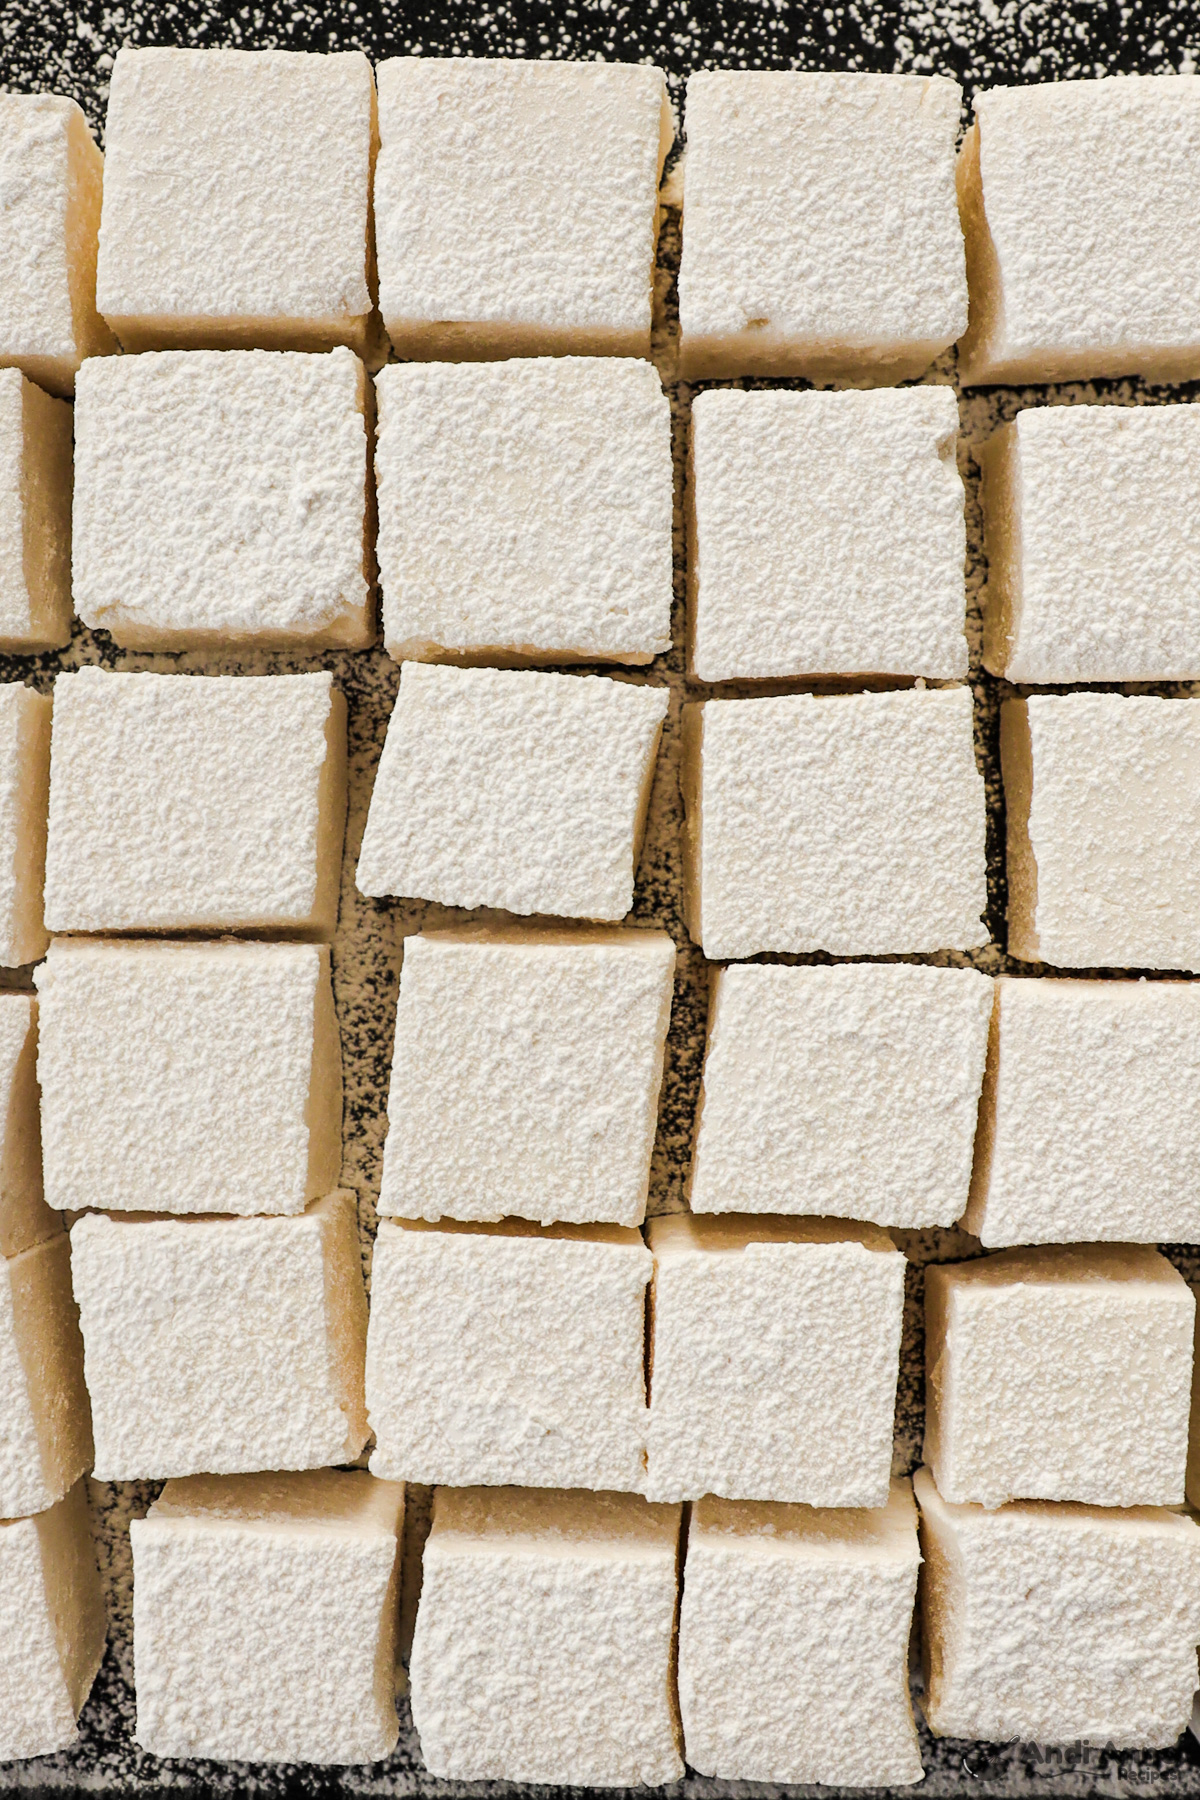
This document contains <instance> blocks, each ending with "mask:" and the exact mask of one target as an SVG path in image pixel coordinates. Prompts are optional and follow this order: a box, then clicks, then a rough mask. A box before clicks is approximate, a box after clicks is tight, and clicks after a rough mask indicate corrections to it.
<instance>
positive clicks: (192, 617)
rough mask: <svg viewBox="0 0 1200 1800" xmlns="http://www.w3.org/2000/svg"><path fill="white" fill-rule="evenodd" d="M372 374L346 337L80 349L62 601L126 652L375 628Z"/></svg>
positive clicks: (297, 645)
mask: <svg viewBox="0 0 1200 1800" xmlns="http://www.w3.org/2000/svg"><path fill="white" fill-rule="evenodd" d="M366 408H367V378H366V371H365V370H364V368H363V365H362V363H361V362H360V361H359V360H358V358H357V357H356V356H355V355H354V354H353V353H352V352H351V351H350V350H347V349H345V348H339V349H336V350H331V351H330V352H329V353H328V354H327V355H322V356H314V355H306V354H303V353H301V352H299V351H284V350H224V351H219V350H163V351H157V352H155V351H151V352H148V353H146V354H145V355H142V356H125V357H112V358H106V359H103V360H100V359H93V360H92V361H91V362H89V363H88V364H87V366H86V368H84V369H82V370H81V371H80V374H79V380H78V383H77V386H76V402H75V501H74V544H73V576H74V590H75V605H76V607H77V609H78V612H79V616H80V618H81V619H82V620H83V621H84V623H85V624H86V625H90V626H91V627H93V629H95V628H97V627H99V628H100V629H102V630H104V631H107V632H109V633H110V634H111V635H112V637H113V639H114V641H115V642H116V643H117V644H119V645H121V646H122V648H124V649H130V650H217V649H222V648H224V647H227V646H229V645H237V646H238V647H241V648H252V649H299V650H322V649H341V650H347V649H348V650H361V649H363V648H365V647H366V646H367V645H369V644H371V643H372V642H373V641H374V637H375V622H374V608H373V604H372V589H371V582H372V574H373V569H372V561H371V551H370V545H369V541H368V524H369V513H368V467H367V464H368V447H367V444H368V438H367V420H366Z"/></svg>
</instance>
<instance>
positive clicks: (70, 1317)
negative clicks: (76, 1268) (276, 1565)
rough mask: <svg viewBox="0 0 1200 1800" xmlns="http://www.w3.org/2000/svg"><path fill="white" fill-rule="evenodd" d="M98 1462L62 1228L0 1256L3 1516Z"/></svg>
mask: <svg viewBox="0 0 1200 1800" xmlns="http://www.w3.org/2000/svg"><path fill="white" fill-rule="evenodd" d="M91 1466H92V1429H91V1422H90V1415H89V1412H88V1396H87V1392H86V1390H85V1388H84V1384H83V1342H82V1340H81V1338H80V1335H79V1311H78V1308H77V1307H76V1305H75V1301H74V1299H73V1297H72V1293H71V1258H70V1251H69V1249H68V1246H67V1239H66V1236H65V1234H64V1233H63V1232H61V1231H60V1232H58V1233H57V1235H56V1236H54V1237H52V1238H47V1239H45V1240H44V1241H43V1242H42V1243H40V1244H35V1245H34V1246H33V1248H32V1249H29V1250H23V1251H22V1252H21V1253H20V1255H19V1256H13V1257H9V1258H8V1259H7V1260H0V1519H5V1518H17V1517H18V1516H20V1515H21V1514H24V1513H40V1512H44V1511H45V1510H46V1509H47V1507H50V1506H53V1505H54V1504H55V1502H56V1501H58V1500H61V1499H62V1497H63V1495H64V1494H65V1493H66V1492H67V1490H68V1488H70V1487H71V1486H72V1485H73V1484H74V1483H75V1482H76V1481H77V1480H78V1479H79V1477H80V1476H81V1475H82V1474H83V1473H84V1471H85V1470H87V1469H90V1468H91ZM0 1729H2V1728H0Z"/></svg>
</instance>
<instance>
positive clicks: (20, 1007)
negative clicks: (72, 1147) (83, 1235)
mask: <svg viewBox="0 0 1200 1800" xmlns="http://www.w3.org/2000/svg"><path fill="white" fill-rule="evenodd" d="M39 1099H40V1096H39V1094H38V1085H37V1002H36V1001H35V1000H34V999H32V998H31V996H30V995H28V994H11V993H10V994H0V1256H19V1255H20V1253H21V1251H22V1250H28V1249H29V1248H30V1246H31V1245H33V1244H40V1243H41V1242H42V1240H43V1238H48V1237H55V1236H57V1234H58V1233H59V1232H60V1231H61V1230H62V1221H61V1219H60V1218H59V1217H58V1215H57V1214H56V1213H54V1212H52V1211H51V1209H50V1207H48V1206H47V1205H46V1202H45V1199H44V1197H43V1194H42V1132H41V1120H40V1116H39V1104H38V1103H39Z"/></svg>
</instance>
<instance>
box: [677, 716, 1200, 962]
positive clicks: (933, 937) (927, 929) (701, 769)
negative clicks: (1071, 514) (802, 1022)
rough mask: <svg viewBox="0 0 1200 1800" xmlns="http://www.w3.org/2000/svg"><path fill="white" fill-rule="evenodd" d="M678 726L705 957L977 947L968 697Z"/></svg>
mask: <svg viewBox="0 0 1200 1800" xmlns="http://www.w3.org/2000/svg"><path fill="white" fill-rule="evenodd" d="M1198 716H1200V714H1198ZM683 718H684V726H683V773H682V786H683V798H684V805H685V808H686V811H687V825H686V828H685V837H684V880H685V900H686V907H687V920H688V930H689V931H690V933H691V935H692V937H693V938H694V940H695V941H696V943H698V944H700V945H702V946H703V949H704V954H705V956H708V957H713V958H725V957H742V956H754V955H756V954H757V953H758V952H759V951H762V950H792V951H800V952H808V951H813V950H828V951H830V952H831V953H832V954H833V955H834V956H872V955H875V956H879V955H889V954H897V953H910V954H911V953H915V952H919V951H932V950H945V949H970V948H971V947H973V946H975V945H978V944H986V942H987V931H986V930H985V928H984V926H983V925H982V924H981V922H980V914H981V913H982V911H983V908H984V906H985V904H986V902H987V880H986V867H985V861H984V832H985V817H984V794H983V778H982V777H981V775H980V773H979V770H978V768H977V767H976V764H975V746H974V737H973V728H972V706H971V692H970V689H969V688H965V687H963V688H949V689H944V690H939V691H933V692H919V691H908V692H902V693H886V694H854V695H837V696H826V697H824V698H820V699H818V698H815V697H814V696H813V695H812V694H789V695H786V696H785V697H783V698H781V699H771V700H715V701H709V702H708V703H707V704H705V705H698V706H689V707H686V708H685V709H684V715H683Z"/></svg>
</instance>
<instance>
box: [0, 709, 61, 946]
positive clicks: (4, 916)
mask: <svg viewBox="0 0 1200 1800" xmlns="http://www.w3.org/2000/svg"><path fill="white" fill-rule="evenodd" d="M49 788H50V701H49V698H48V697H47V696H46V695H44V694H37V693H35V692H34V690H33V689H32V688H29V687H24V686H22V684H21V683H20V682H19V681H12V682H5V683H4V684H2V685H0V967H3V968H9V969H13V968H17V967H19V966H20V965H21V964H22V963H30V962H36V961H37V959H38V957H39V956H44V955H45V951H46V943H47V937H46V928H45V923H44V918H43V910H42V885H43V879H44V871H45V866H46V811H47V807H48V805H49Z"/></svg>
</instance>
